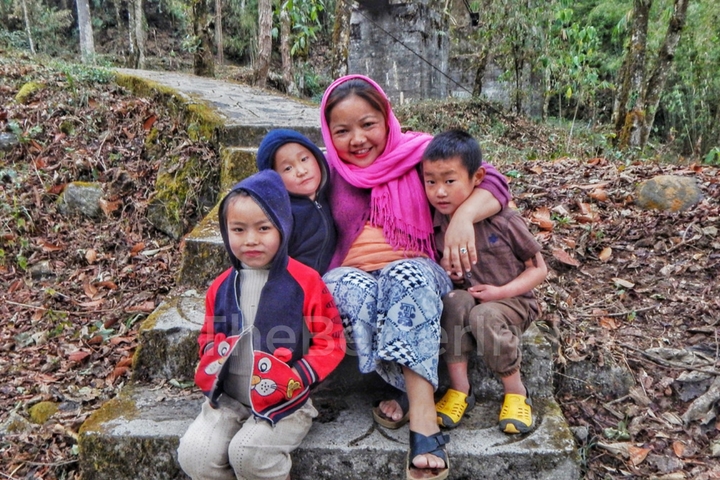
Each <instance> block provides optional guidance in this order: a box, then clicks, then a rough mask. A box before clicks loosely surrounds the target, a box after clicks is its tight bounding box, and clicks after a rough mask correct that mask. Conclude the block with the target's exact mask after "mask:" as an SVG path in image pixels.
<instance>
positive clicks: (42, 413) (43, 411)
mask: <svg viewBox="0 0 720 480" xmlns="http://www.w3.org/2000/svg"><path fill="white" fill-rule="evenodd" d="M57 411H58V405H57V403H55V402H40V403H37V404H35V405H33V406H32V407H30V410H29V413H30V421H31V422H33V423H37V424H38V425H42V424H43V423H45V422H47V421H48V419H49V418H50V417H52V416H53V415H55V413H56V412H57Z"/></svg>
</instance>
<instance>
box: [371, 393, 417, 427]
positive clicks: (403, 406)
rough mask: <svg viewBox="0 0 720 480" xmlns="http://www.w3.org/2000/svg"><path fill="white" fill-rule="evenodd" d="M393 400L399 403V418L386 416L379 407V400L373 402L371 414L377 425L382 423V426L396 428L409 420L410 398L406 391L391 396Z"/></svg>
mask: <svg viewBox="0 0 720 480" xmlns="http://www.w3.org/2000/svg"><path fill="white" fill-rule="evenodd" d="M393 400H395V401H396V402H397V403H398V405H400V410H402V412H403V416H402V418H401V419H400V420H393V419H392V418H389V417H387V416H386V415H385V414H384V413H383V411H382V410H381V409H380V402H377V403H376V404H375V408H373V411H372V414H373V418H374V419H375V422H377V424H378V425H382V426H383V427H385V428H389V429H391V430H396V429H398V428H400V427H402V426H403V425H405V424H406V423H407V422H408V420H410V400H409V399H408V396H407V393H401V394H400V395H398V396H397V397H395V398H393Z"/></svg>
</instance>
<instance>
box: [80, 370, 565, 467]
mask: <svg viewBox="0 0 720 480" xmlns="http://www.w3.org/2000/svg"><path fill="white" fill-rule="evenodd" d="M371 400H372V399H371V398H369V397H367V396H363V395H358V396H353V397H348V398H346V399H345V401H346V402H347V405H346V408H345V409H343V410H341V411H340V412H339V413H336V414H335V415H334V416H333V415H330V416H329V417H328V416H327V414H325V416H324V417H323V415H322V410H323V408H324V407H323V406H322V405H320V404H321V403H322V401H323V400H322V399H320V400H319V401H318V400H314V401H315V402H316V406H319V407H320V410H321V416H320V417H319V418H318V419H316V420H315V421H314V423H313V428H312V429H311V431H310V433H309V434H308V436H307V437H306V439H305V441H304V442H303V444H302V445H301V446H300V448H299V449H298V450H297V451H296V452H295V453H294V454H293V458H294V468H293V472H294V477H293V478H298V479H306V478H307V479H310V478H318V479H325V478H327V479H334V478H352V479H355V478H357V479H367V478H393V477H395V475H400V474H401V467H402V466H403V464H404V459H405V455H406V451H407V435H408V433H407V427H403V428H402V429H399V430H395V431H392V430H387V429H384V428H382V427H377V426H375V425H374V424H373V421H372V416H371V415H370V405H371ZM202 401H203V398H202V396H201V395H198V394H197V393H191V394H187V392H183V391H178V389H167V388H164V387H163V388H159V387H155V386H148V385H133V384H129V385H126V386H125V387H124V388H123V390H122V391H121V393H120V395H118V397H117V398H115V399H113V400H111V401H109V402H107V403H106V404H105V405H103V407H101V409H100V410H98V411H96V412H95V413H93V415H91V417H90V418H89V419H88V420H87V421H86V422H85V423H84V424H83V426H82V427H81V429H80V434H79V444H80V464H81V468H82V470H83V472H86V474H84V477H83V478H86V479H87V478H117V479H120V478H123V479H124V478H185V477H184V476H183V474H182V472H180V471H179V468H178V466H177V460H176V454H175V450H176V448H177V445H178V441H179V438H180V436H182V434H183V433H184V432H185V431H186V429H187V427H188V426H189V424H190V422H191V421H192V420H193V419H194V418H195V416H196V415H197V414H198V413H199V411H200V404H201V403H202ZM498 410H499V404H497V402H495V401H491V402H488V403H487V404H484V403H483V402H481V403H480V404H479V405H478V407H476V410H475V411H474V412H473V413H474V416H473V417H472V418H470V417H468V418H466V419H465V420H464V423H463V424H461V426H460V427H458V428H457V429H454V430H451V431H449V434H450V436H451V442H450V444H449V447H448V451H449V454H450V458H451V468H452V469H454V474H453V475H452V478H479V477H477V476H476V475H477V473H476V474H473V473H472V472H473V471H475V472H478V470H477V469H478V467H480V466H482V467H483V469H482V471H483V472H486V471H487V472H491V471H497V473H498V474H500V475H501V476H500V477H499V478H503V472H504V475H506V474H507V472H508V471H514V470H515V469H516V468H520V467H522V468H526V469H528V468H529V469H530V471H529V472H527V473H528V474H529V475H530V476H523V475H519V476H514V477H513V478H521V479H522V478H528V479H529V478H533V479H534V478H548V479H550V478H563V479H566V478H568V479H570V478H578V477H579V455H578V452H577V448H576V445H575V442H574V439H573V436H572V433H571V432H570V430H569V428H568V426H567V423H566V421H565V419H564V417H563V416H562V413H561V411H560V408H559V406H558V405H557V403H556V402H555V400H554V399H553V398H546V399H543V400H542V401H540V402H537V405H536V412H537V419H536V426H535V430H534V431H533V432H531V433H530V434H527V435H523V436H508V435H505V434H503V433H501V432H500V431H499V430H498V429H497V428H496V425H495V420H490V418H497V417H496V416H497V411H498ZM472 422H475V424H473V423H472ZM478 422H480V423H482V424H483V425H479V424H478ZM373 459H375V460H373ZM128 462H130V464H128ZM143 463H145V464H149V465H144V466H143V465H142V464H143ZM348 467H350V473H352V476H348V472H347V470H348ZM530 467H534V469H533V468H530ZM377 468H380V472H383V473H382V474H381V476H379V477H378V476H377V475H378V472H377V471H376V470H375V469H377ZM543 468H545V469H547V470H548V472H547V474H548V475H546V476H543V475H542V473H543ZM153 470H158V471H160V472H164V473H163V475H165V474H171V475H169V476H161V477H157V476H155V475H150V476H147V477H143V476H138V475H139V472H140V471H145V472H146V473H149V472H151V471H153ZM119 472H125V473H129V474H130V476H127V477H126V476H121V475H120V473H119ZM459 472H462V474H461V475H459ZM296 473H297V475H296ZM340 474H342V475H340ZM337 475H340V476H337ZM463 475H468V476H463ZM538 475H540V476H538ZM553 475H554V477H553ZM398 478H401V477H398ZM482 478H491V477H482Z"/></svg>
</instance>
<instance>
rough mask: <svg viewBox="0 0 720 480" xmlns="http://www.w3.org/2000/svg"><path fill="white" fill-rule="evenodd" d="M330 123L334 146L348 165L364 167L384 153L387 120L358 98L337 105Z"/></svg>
mask: <svg viewBox="0 0 720 480" xmlns="http://www.w3.org/2000/svg"><path fill="white" fill-rule="evenodd" d="M327 121H328V126H329V128H330V135H331V137H332V143H333V146H334V147H335V150H337V153H338V156H339V157H340V159H342V160H343V161H344V162H345V163H350V164H352V165H355V166H358V167H360V168H365V167H368V166H370V165H372V163H373V162H374V161H375V159H376V158H378V157H379V156H380V155H381V154H382V153H383V151H384V150H385V145H386V143H387V136H388V133H387V126H386V122H385V117H384V116H383V114H382V112H380V111H379V110H375V109H374V108H373V107H372V106H371V105H370V104H369V103H368V102H367V101H366V100H364V99H362V98H360V97H358V96H357V95H350V96H349V97H347V98H345V99H344V100H341V101H340V102H338V103H337V105H335V107H334V108H333V109H332V111H331V112H330V118H328V119H327Z"/></svg>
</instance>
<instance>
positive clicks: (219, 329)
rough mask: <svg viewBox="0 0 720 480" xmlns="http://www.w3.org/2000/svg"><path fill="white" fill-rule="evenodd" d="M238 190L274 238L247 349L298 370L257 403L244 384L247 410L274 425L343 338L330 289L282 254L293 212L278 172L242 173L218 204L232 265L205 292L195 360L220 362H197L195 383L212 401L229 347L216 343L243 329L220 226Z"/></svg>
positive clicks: (340, 350)
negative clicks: (283, 393) (291, 385)
mask: <svg viewBox="0 0 720 480" xmlns="http://www.w3.org/2000/svg"><path fill="white" fill-rule="evenodd" d="M238 191H244V192H246V193H247V194H249V195H250V197H252V199H253V200H254V201H255V202H256V203H257V204H258V205H259V206H260V208H261V209H262V210H263V212H264V213H265V215H267V216H268V218H269V219H270V221H271V222H272V223H273V224H274V225H275V227H277V229H278V230H279V231H280V236H281V242H280V246H279V248H278V251H277V253H276V254H275V256H274V257H273V260H272V263H271V264H270V272H269V275H268V280H267V282H266V283H265V285H264V286H263V288H262V291H261V293H260V301H259V304H258V310H257V314H256V316H255V321H254V323H253V333H252V334H253V342H252V343H253V350H254V352H264V353H266V354H270V355H274V356H276V357H277V358H278V359H279V360H280V361H282V362H284V363H285V364H286V365H287V366H289V367H294V368H295V369H296V370H297V375H298V376H297V378H296V379H294V380H296V381H297V385H298V387H300V389H299V390H298V391H297V392H296V393H295V394H294V396H293V397H292V398H290V396H289V395H288V396H287V398H284V399H283V401H281V402H279V403H277V404H272V405H269V406H268V405H264V406H262V407H260V406H258V405H257V404H256V403H255V400H253V394H252V388H251V395H250V398H251V402H253V404H252V410H253V413H254V414H255V415H256V416H258V417H260V418H264V419H266V420H269V421H270V422H272V423H274V422H276V421H278V420H280V419H282V418H284V417H286V416H287V415H289V414H291V413H292V412H294V411H296V410H297V409H298V408H300V407H302V405H303V404H304V403H305V401H306V400H307V398H308V396H309V394H310V389H311V388H313V387H314V386H316V385H317V384H318V383H319V382H320V381H322V380H323V379H325V377H327V375H328V374H329V373H330V372H332V370H333V369H335V367H336V366H337V365H338V364H339V363H340V360H342V358H343V356H344V353H345V337H344V335H343V329H342V322H341V320H340V315H339V313H338V311H337V308H336V307H335V303H334V301H333V298H332V295H331V294H330V291H329V290H328V288H327V287H326V286H325V284H324V283H323V281H322V279H321V278H320V275H319V274H318V272H316V271H315V270H313V269H312V268H310V267H308V266H306V265H303V264H302V263H300V262H297V261H295V260H294V259H292V258H289V257H288V254H287V242H288V237H289V233H290V231H291V230H292V212H291V210H290V202H289V199H288V193H287V191H286V190H285V185H284V184H283V181H282V179H281V178H280V175H279V174H278V173H276V172H274V171H272V170H266V171H262V172H260V173H256V174H255V175H252V176H250V177H248V178H246V179H245V180H243V181H242V182H240V183H238V184H237V185H235V186H234V187H233V188H232V190H231V191H230V193H228V195H227V196H226V197H225V198H224V199H223V200H222V202H221V203H220V212H219V217H220V218H219V223H220V233H221V234H222V238H223V242H224V243H225V248H226V250H227V252H228V255H229V256H230V260H231V263H232V265H233V266H232V267H231V268H229V269H227V270H226V271H225V272H223V273H222V274H220V276H218V277H217V278H216V279H215V280H214V281H213V283H212V285H211V286H210V288H209V289H208V291H207V294H206V295H205V321H204V322H203V326H202V328H201V330H200V336H199V337H198V343H199V346H200V365H201V366H202V365H208V364H213V363H217V364H219V365H222V366H221V367H220V369H219V370H215V369H210V370H205V369H203V368H198V369H197V370H196V372H195V381H196V383H197V384H198V385H199V386H200V387H201V389H202V390H203V392H204V393H205V394H206V395H207V396H208V397H209V399H210V402H211V405H216V404H217V399H218V397H219V396H220V395H221V394H222V393H223V382H224V377H225V376H226V374H227V368H226V367H224V366H225V365H227V364H228V363H227V362H224V360H223V359H221V357H224V356H227V355H229V353H230V352H229V351H225V350H224V348H223V347H222V345H223V343H225V342H226V341H227V340H228V339H229V338H233V337H236V336H238V335H239V334H240V332H243V331H244V330H245V328H247V326H246V325H245V321H244V319H243V314H242V310H241V308H240V305H241V300H240V290H241V289H240V272H239V271H240V270H242V268H243V266H242V263H241V262H240V260H239V259H238V258H237V257H235V255H233V253H232V249H231V248H230V243H229V238H228V229H227V213H226V210H227V205H228V204H229V201H230V199H231V198H233V197H234V195H235V193H236V192H238ZM221 350H222V351H221ZM265 358H267V357H265Z"/></svg>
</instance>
